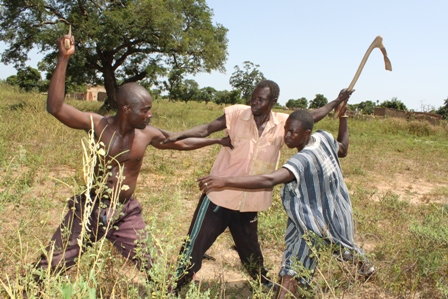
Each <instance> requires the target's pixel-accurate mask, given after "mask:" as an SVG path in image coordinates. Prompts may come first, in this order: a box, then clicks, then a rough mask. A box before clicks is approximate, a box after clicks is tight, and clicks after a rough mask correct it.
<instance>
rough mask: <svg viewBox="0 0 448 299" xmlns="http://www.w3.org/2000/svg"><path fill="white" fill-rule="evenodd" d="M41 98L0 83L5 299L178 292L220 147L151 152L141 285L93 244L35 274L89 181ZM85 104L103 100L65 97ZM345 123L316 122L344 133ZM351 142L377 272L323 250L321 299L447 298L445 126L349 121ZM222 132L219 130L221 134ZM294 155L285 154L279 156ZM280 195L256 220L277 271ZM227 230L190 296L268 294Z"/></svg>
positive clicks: (175, 112)
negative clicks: (146, 274) (170, 288)
mask: <svg viewBox="0 0 448 299" xmlns="http://www.w3.org/2000/svg"><path fill="white" fill-rule="evenodd" d="M45 100H46V98H45V96H43V95H38V94H29V93H21V92H19V91H18V90H15V89H13V88H11V87H8V86H5V85H0V119H1V120H0V123H1V130H0V213H1V214H2V217H1V218H0V234H1V236H2V237H1V238H0V273H1V274H0V297H4V298H22V297H21V296H22V291H23V290H27V291H28V292H29V294H31V296H30V297H32V296H34V294H36V295H37V296H40V297H41V298H174V297H173V296H172V295H166V294H165V291H166V289H167V284H166V280H168V277H170V274H172V273H174V270H173V269H174V263H175V261H176V259H177V254H178V251H179V249H180V245H181V243H182V240H183V238H184V237H185V235H186V233H187V230H188V226H189V224H190V220H191V217H192V215H193V212H194V209H195V207H196V204H197V201H198V199H199V196H200V192H199V189H198V187H197V183H196V178H197V177H199V176H202V175H204V174H207V173H208V172H209V170H210V168H211V166H212V164H213V161H214V159H215V157H216V155H217V153H218V151H219V146H211V147H208V148H203V149H200V150H197V151H192V152H177V151H161V150H157V149H155V148H152V147H149V148H148V149H147V151H146V156H145V160H144V164H143V167H142V171H141V174H140V177H139V179H138V186H137V189H136V194H135V195H136V197H137V199H138V200H139V201H140V202H141V203H142V205H143V209H144V210H143V213H144V217H145V220H146V221H147V224H148V230H149V231H150V232H151V236H152V241H155V242H157V243H158V244H159V245H160V247H161V252H160V253H159V254H156V255H157V256H158V258H157V261H156V263H155V266H154V268H153V271H154V273H153V275H154V277H155V278H156V279H155V280H154V281H153V282H151V283H149V284H147V283H145V281H144V279H143V277H142V275H141V273H140V272H139V271H137V270H136V269H135V267H134V266H133V264H132V263H129V262H126V261H125V260H124V259H123V258H122V257H121V256H120V255H119V254H118V253H117V252H116V251H115V249H114V248H113V246H111V244H109V243H108V242H107V241H106V242H98V243H97V244H96V245H95V246H94V248H91V249H89V250H87V252H86V254H84V255H83V257H82V258H81V259H80V260H79V262H78V266H77V267H74V268H72V269H71V270H69V271H68V272H67V273H65V274H60V275H49V273H46V272H42V273H39V275H41V276H42V277H43V280H44V284H43V287H42V288H40V289H39V288H38V287H37V285H36V284H35V283H34V281H33V280H32V279H31V274H32V269H31V266H30V265H31V263H32V262H35V261H36V260H37V259H38V257H39V255H40V254H42V252H43V249H44V248H45V246H46V245H47V242H48V241H49V239H50V238H51V235H52V234H53V232H54V230H55V229H56V227H57V225H58V224H59V223H60V220H61V218H62V217H63V215H64V214H65V212H66V200H67V199H68V198H69V197H70V196H72V195H74V194H77V193H78V192H80V191H81V190H82V187H83V184H84V182H83V163H82V155H83V152H82V146H81V140H82V138H85V137H86V135H87V134H86V133H85V132H82V131H75V130H72V129H69V128H67V127H65V126H64V125H62V124H61V123H59V122H58V121H57V120H56V119H55V118H53V117H52V116H51V115H50V114H48V113H47V112H46V110H45ZM69 103H70V104H71V105H74V106H76V107H77V108H78V109H81V110H84V111H96V110H98V109H99V107H100V103H88V102H80V101H70V102H69ZM222 108H223V107H222V106H218V105H215V104H211V103H209V104H207V105H205V104H204V103H196V102H189V103H188V104H185V103H171V102H168V101H165V100H158V101H155V102H154V103H153V119H152V121H151V123H152V125H153V126H155V127H160V128H163V129H167V130H171V131H180V130H184V129H186V128H190V127H192V126H195V125H197V124H201V123H205V122H208V121H210V120H212V119H214V118H216V117H218V116H220V115H222ZM337 126H338V122H337V121H335V120H333V119H331V118H326V119H324V120H322V121H321V122H319V123H318V124H316V126H315V127H316V129H325V130H327V131H330V132H332V133H333V134H337ZM349 132H350V147H349V155H348V157H347V158H345V159H342V160H341V163H342V168H343V172H344V177H345V179H346V182H347V184H348V187H349V190H350V193H351V199H352V204H353V209H354V219H355V227H356V240H357V243H358V244H359V245H360V246H361V247H362V248H364V250H365V251H366V252H367V254H368V256H369V258H370V260H371V261H372V262H373V263H374V265H375V268H376V269H377V273H376V274H375V275H374V276H373V277H372V278H370V279H369V280H367V281H364V280H362V279H360V278H359V277H358V276H357V274H356V268H355V267H354V266H352V265H351V264H349V263H340V262H338V261H336V259H335V258H334V257H333V256H332V254H331V253H330V252H329V250H323V251H322V253H321V258H320V262H319V267H318V270H319V271H318V272H317V273H316V275H315V276H314V280H313V284H312V286H313V293H314V294H315V297H316V298H428V299H429V298H448V215H447V214H448V185H447V177H448V167H447V166H448V142H447V141H448V125H447V124H446V123H443V124H441V125H440V126H432V125H430V124H428V123H425V122H418V121H410V122H407V121H406V120H401V119H378V118H371V119H350V120H349ZM222 134H223V133H221V135H220V134H217V135H216V136H222ZM292 154H294V152H293V151H292V150H289V149H287V148H284V149H283V152H282V158H281V162H280V164H281V163H282V162H284V161H285V160H286V159H287V158H288V157H289V156H291V155H292ZM278 191H279V187H277V188H276V189H275V192H274V203H273V205H272V206H271V208H270V209H269V210H267V211H265V212H262V213H260V215H259V234H260V241H261V246H262V249H263V252H264V255H265V260H266V264H267V266H268V267H269V268H270V269H271V271H270V273H271V276H272V278H275V277H276V274H277V272H278V270H279V267H280V261H281V256H282V252H283V247H284V245H283V234H284V229H285V225H286V216H285V213H284V211H283V207H282V205H281V201H280V198H279V195H278V194H279V192H278ZM232 245H233V243H232V240H231V237H230V234H228V233H227V232H225V233H224V234H223V235H222V236H221V237H220V238H219V239H218V240H217V242H216V244H215V245H213V247H212V248H211V249H210V250H209V252H208V253H209V254H210V255H211V256H213V257H214V258H215V259H216V260H215V261H209V260H206V261H204V266H203V268H202V269H201V271H200V272H199V273H198V274H197V276H196V283H194V284H191V286H190V289H187V290H185V291H183V293H182V294H181V295H182V296H183V297H184V298H270V296H271V295H272V294H271V293H269V292H263V290H262V289H261V288H260V287H259V286H258V285H257V283H256V282H253V281H251V280H249V279H248V275H247V274H246V273H245V272H244V271H243V269H242V266H241V264H240V262H239V259H238V256H237V254H236V252H235V251H234V250H233V249H232Z"/></svg>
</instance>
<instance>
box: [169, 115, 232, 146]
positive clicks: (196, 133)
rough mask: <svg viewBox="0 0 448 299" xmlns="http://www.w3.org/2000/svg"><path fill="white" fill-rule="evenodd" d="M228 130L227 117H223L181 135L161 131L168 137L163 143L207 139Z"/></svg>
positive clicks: (180, 133)
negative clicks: (187, 139) (198, 138)
mask: <svg viewBox="0 0 448 299" xmlns="http://www.w3.org/2000/svg"><path fill="white" fill-rule="evenodd" d="M225 128H226V117H225V115H222V116H220V117H218V118H217V119H215V120H214V121H212V122H209V123H208V124H202V125H199V126H196V127H194V128H191V129H188V130H185V131H183V132H179V133H173V132H168V131H164V130H161V131H162V132H163V134H164V135H165V136H166V139H165V140H164V141H163V142H162V143H168V142H174V141H176V140H181V139H185V138H190V137H207V136H209V135H210V134H212V133H214V132H217V131H221V130H224V129H225Z"/></svg>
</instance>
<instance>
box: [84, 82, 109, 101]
mask: <svg viewBox="0 0 448 299" xmlns="http://www.w3.org/2000/svg"><path fill="white" fill-rule="evenodd" d="M106 97H107V94H106V89H105V88H104V86H101V85H96V86H92V85H87V92H86V98H85V100H86V101H95V102H96V101H100V102H102V101H104V99H106Z"/></svg>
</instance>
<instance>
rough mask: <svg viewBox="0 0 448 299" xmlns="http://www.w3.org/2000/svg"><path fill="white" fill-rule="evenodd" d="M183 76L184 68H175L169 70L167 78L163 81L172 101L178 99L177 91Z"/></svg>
mask: <svg viewBox="0 0 448 299" xmlns="http://www.w3.org/2000/svg"><path fill="white" fill-rule="evenodd" d="M183 78H184V74H183V70H180V69H173V70H171V71H170V72H169V74H168V77H167V79H166V80H165V81H163V82H162V83H163V86H164V87H165V90H166V91H168V99H169V101H170V102H171V101H174V100H175V99H176V96H177V94H176V93H177V91H178V88H179V85H180V84H181V83H182V80H183Z"/></svg>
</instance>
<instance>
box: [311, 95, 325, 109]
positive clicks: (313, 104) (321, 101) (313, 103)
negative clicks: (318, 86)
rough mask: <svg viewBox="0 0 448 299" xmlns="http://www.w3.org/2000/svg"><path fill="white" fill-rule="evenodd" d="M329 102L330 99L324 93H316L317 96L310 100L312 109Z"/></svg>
mask: <svg viewBox="0 0 448 299" xmlns="http://www.w3.org/2000/svg"><path fill="white" fill-rule="evenodd" d="M327 103H328V100H327V98H326V97H324V95H323V94H316V97H315V98H314V100H312V101H311V102H310V107H309V108H310V109H317V108H320V107H323V106H325V105H326V104H327Z"/></svg>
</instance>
